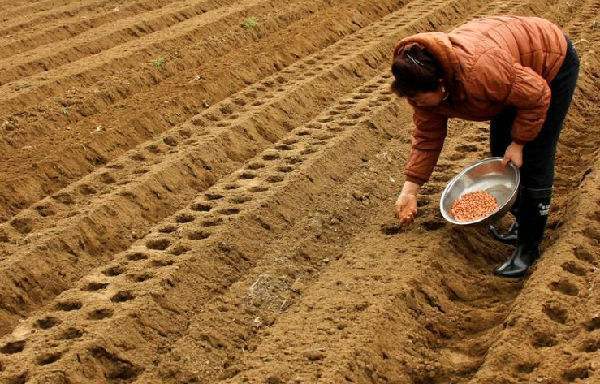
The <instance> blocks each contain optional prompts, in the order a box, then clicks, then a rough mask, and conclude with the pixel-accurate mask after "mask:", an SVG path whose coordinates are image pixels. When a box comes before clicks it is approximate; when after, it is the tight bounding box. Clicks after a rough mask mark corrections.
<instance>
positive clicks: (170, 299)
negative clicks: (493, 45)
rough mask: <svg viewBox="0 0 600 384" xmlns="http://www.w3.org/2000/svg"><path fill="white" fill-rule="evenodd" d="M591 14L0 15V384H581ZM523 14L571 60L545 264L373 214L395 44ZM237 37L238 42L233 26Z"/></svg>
mask: <svg viewBox="0 0 600 384" xmlns="http://www.w3.org/2000/svg"><path fill="white" fill-rule="evenodd" d="M599 13H600V2H599V1H598V0H568V1H567V0H498V1H484V0H434V1H430V0H427V1H426V0H404V1H398V0H394V1H392V0H378V1H369V0H363V1H360V0H337V1H326V0H311V1H308V0H288V1H267V0H241V1H233V0H204V1H202V0H131V1H124V0H111V1H108V0H83V1H74V0H38V1H26V0H11V1H8V0H0V125H1V128H0V129H1V131H2V134H1V138H0V156H1V159H2V164H3V167H2V169H1V170H0V181H1V183H0V219H1V220H2V223H1V224H0V334H1V335H2V340H0V379H1V380H2V382H3V383H10V384H18V383H270V384H276V383H317V382H322V383H415V384H424V383H487V384H492V383H494V384H504V383H507V384H508V383H530V382H531V383H569V382H573V383H584V382H585V383H598V382H600V290H599V289H598V286H596V284H600V275H599V274H598V272H597V271H598V270H597V268H598V267H599V264H600V244H599V243H600V156H599V153H598V152H599V150H598V148H599V147H600V126H599V121H600V120H599V118H598V116H600V100H599V99H600V69H599V68H600V67H599V65H600V56H599V55H600V52H598V47H597V44H596V42H597V41H598V40H599V39H600V16H599ZM490 14H524V15H539V16H543V17H546V18H549V19H551V20H554V21H555V22H557V23H558V24H560V25H561V26H563V27H564V28H565V30H566V31H567V32H568V33H569V35H570V36H571V37H572V39H573V41H574V42H575V45H576V47H577V49H578V51H579V53H580V56H581V59H582V72H581V78H580V81H579V86H578V89H577V92H576V96H575V101H574V104H573V106H572V108H571V111H570V114H569V118H568V121H567V124H566V126H565V128H564V131H563V134H562V138H561V141H560V145H559V153H558V165H557V182H556V187H557V188H556V194H555V198H554V204H553V208H552V212H551V220H550V229H549V236H548V240H547V241H546V243H545V244H544V256H543V259H542V260H541V261H540V262H539V263H538V264H537V265H536V267H535V268H534V270H533V271H532V274H531V275H530V276H529V277H528V278H527V279H526V280H525V281H524V282H511V281H505V280H500V279H498V278H496V277H494V276H493V275H492V274H491V273H490V270H491V268H492V267H493V266H494V265H495V264H496V263H498V262H499V261H500V260H502V259H503V258H504V257H505V256H506V255H507V254H508V253H509V252H510V248H508V247H504V246H499V245H498V244H497V243H496V242H493V241H492V240H491V239H490V238H489V236H488V235H487V233H486V232H485V230H484V229H463V228H457V227H453V226H449V225H446V224H445V223H444V221H443V220H442V219H441V217H440V215H439V213H438V209H437V201H438V198H439V193H440V191H441V189H442V188H443V186H444V185H445V182H446V181H447V180H448V179H449V178H450V177H451V176H452V175H453V174H455V172H457V171H458V170H459V169H460V168H461V167H463V166H464V165H466V164H467V163H469V162H472V161H474V160H475V159H478V158H481V157H482V156H484V154H485V152H486V151H487V140H488V127H487V126H486V125H485V124H481V123H469V122H461V121H457V122H453V123H452V126H451V129H450V135H449V139H448V141H447V143H446V146H445V149H444V152H443V154H442V157H441V160H440V164H439V166H438V167H437V169H436V172H435V173H434V175H433V178H432V181H431V182H430V183H429V184H428V185H427V187H426V188H425V189H424V190H423V196H422V197H421V198H422V200H421V201H422V204H421V207H420V215H419V217H418V218H417V220H416V223H415V224H414V225H412V226H411V227H409V228H406V229H402V228H400V227H398V226H397V224H396V222H395V220H394V218H393V209H392V207H393V202H394V198H395V195H396V194H397V192H398V190H399V188H400V186H401V184H402V182H403V177H402V167H403V164H404V161H405V160H406V155H407V153H408V149H409V144H410V130H411V113H410V108H409V107H408V106H407V105H406V104H404V103H403V102H400V101H399V100H397V99H396V98H395V97H393V95H391V94H390V91H389V83H390V74H389V73H388V71H389V62H390V59H391V52H392V47H393V45H394V43H395V42H396V41H397V40H398V39H400V38H402V37H404V36H407V35H409V34H412V33H415V32H419V31H429V30H448V29H451V28H452V27H453V26H456V25H459V24H461V23H463V22H465V21H466V20H469V19H471V18H473V17H476V16H483V15H490ZM242 24H244V26H242Z"/></svg>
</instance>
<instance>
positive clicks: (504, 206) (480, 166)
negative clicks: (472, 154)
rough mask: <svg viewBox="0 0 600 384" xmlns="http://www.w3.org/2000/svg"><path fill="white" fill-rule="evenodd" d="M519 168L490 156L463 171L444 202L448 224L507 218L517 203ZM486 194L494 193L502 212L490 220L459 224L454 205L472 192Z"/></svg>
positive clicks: (442, 207)
mask: <svg viewBox="0 0 600 384" xmlns="http://www.w3.org/2000/svg"><path fill="white" fill-rule="evenodd" d="M520 180H521V177H520V174H519V168H517V167H516V166H515V165H514V164H512V163H509V165H508V166H506V167H505V166H503V165H502V158H500V157H490V158H487V159H483V160H481V161H478V162H476V163H474V164H471V165H469V166H468V167H466V168H465V169H463V170H462V171H461V172H460V173H459V174H458V175H456V176H454V178H452V180H450V182H449V183H448V185H447V186H446V188H445V189H444V191H443V192H442V197H441V199H440V211H441V212H442V216H444V219H446V220H447V221H448V222H450V223H453V224H458V225H471V224H482V223H489V222H492V221H495V220H497V219H499V218H501V217H502V216H504V215H505V214H506V213H507V212H508V211H509V210H510V208H511V207H512V205H513V204H514V203H515V200H516V198H517V191H518V188H519V182H520ZM477 191H484V192H488V193H490V194H491V195H492V196H494V197H495V198H496V201H497V202H498V209H497V210H496V211H495V212H492V213H491V214H490V215H489V216H487V217H482V218H480V219H477V220H474V221H457V220H455V219H454V218H453V217H452V214H451V213H450V208H451V207H452V203H453V202H454V201H455V200H456V199H458V198H459V197H461V196H462V195H464V194H465V193H469V192H477Z"/></svg>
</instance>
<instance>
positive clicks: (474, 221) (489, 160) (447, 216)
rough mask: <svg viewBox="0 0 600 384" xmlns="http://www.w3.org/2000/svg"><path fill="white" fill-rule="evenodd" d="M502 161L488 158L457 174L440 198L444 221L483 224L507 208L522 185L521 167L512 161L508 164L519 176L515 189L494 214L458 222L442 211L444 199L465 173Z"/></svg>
mask: <svg viewBox="0 0 600 384" xmlns="http://www.w3.org/2000/svg"><path fill="white" fill-rule="evenodd" d="M501 160H502V157H486V158H485V159H482V160H478V161H476V162H474V163H472V164H470V165H468V166H466V167H465V168H463V169H462V171H460V172H459V173H458V174H456V175H455V176H454V177H453V178H452V179H451V180H450V181H449V182H448V184H447V185H446V188H444V190H443V191H442V194H441V196H440V205H439V208H440V212H441V213H442V216H443V217H444V219H446V221H448V222H450V223H452V224H456V225H470V224H477V223H480V222H483V221H485V220H487V219H489V218H490V217H492V216H493V215H495V214H496V213H498V212H500V211H501V210H502V209H504V207H506V205H507V204H508V203H509V202H510V201H511V200H512V199H513V197H514V196H515V194H517V192H518V191H519V185H520V184H521V172H520V171H519V167H517V166H516V165H515V164H514V163H513V162H512V161H511V162H509V163H508V166H510V167H512V169H513V170H514V171H515V173H516V176H517V180H516V184H515V188H514V189H513V191H512V192H511V194H510V196H509V198H508V199H507V200H506V201H505V202H504V204H502V205H501V206H498V208H497V209H496V210H495V211H494V212H491V213H490V214H489V215H487V216H484V217H480V218H479V219H477V220H472V221H457V220H454V219H453V218H452V217H450V215H449V214H448V213H446V211H445V210H444V209H442V202H443V201H444V197H445V196H446V194H447V193H448V191H449V190H450V189H451V188H452V187H453V186H454V184H455V183H456V182H457V181H458V179H460V177H461V176H463V175H464V174H465V173H467V172H469V171H470V170H471V169H473V168H475V167H477V166H480V165H481V164H484V163H488V162H495V161H501ZM461 196H462V195H461Z"/></svg>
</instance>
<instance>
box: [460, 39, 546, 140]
mask: <svg viewBox="0 0 600 384" xmlns="http://www.w3.org/2000/svg"><path fill="white" fill-rule="evenodd" d="M471 73H472V76H470V78H471V80H470V81H471V82H473V81H476V82H477V83H476V84H475V83H472V84H471V88H472V89H475V90H476V91H475V95H476V97H480V98H484V99H487V100H488V101H489V100H492V101H495V102H498V103H502V104H504V105H510V106H513V107H515V108H516V109H517V116H516V118H515V121H514V123H513V126H512V131H511V134H512V138H513V140H514V141H515V142H517V143H520V144H524V143H526V142H528V141H531V140H533V139H535V137H536V136H537V135H538V133H539V132H540V130H541V129H542V125H543V123H544V120H545V119H546V112H547V111H548V106H549V105H550V96H551V93H550V87H549V86H548V83H547V82H546V80H544V79H543V78H542V77H541V76H540V75H538V74H537V73H536V72H535V71H533V70H532V69H531V68H528V67H523V66H522V65H520V64H519V63H515V62H514V61H513V60H512V58H511V57H510V55H509V54H508V53H507V52H505V51H503V50H500V49H492V50H489V51H488V52H486V53H484V54H483V55H481V56H480V57H479V58H478V59H477V62H476V64H475V65H474V66H473V68H472V71H471Z"/></svg>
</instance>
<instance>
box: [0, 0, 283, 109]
mask: <svg viewBox="0 0 600 384" xmlns="http://www.w3.org/2000/svg"><path fill="white" fill-rule="evenodd" d="M223 3H224V5H223V6H221V4H220V3H219V2H215V1H207V2H200V3H198V2H197V1H192V0H189V1H185V2H183V3H173V4H170V5H167V6H165V7H162V8H159V9H156V10H153V11H149V12H146V13H144V14H142V15H134V16H132V17H129V18H126V19H122V20H118V21H116V22H114V23H111V24H109V25H105V26H101V27H99V28H95V29H93V30H90V31H88V32H84V33H82V34H81V35H78V36H76V37H73V38H71V39H68V40H67V41H66V42H63V41H57V42H54V43H51V44H48V45H44V46H42V47H40V48H38V49H35V50H31V51H26V52H23V53H21V54H17V55H13V56H10V57H7V58H6V59H5V60H0V68H2V73H1V75H0V87H3V88H4V90H6V91H7V90H9V89H13V90H14V87H15V85H14V84H12V85H11V83H14V82H15V81H17V80H18V81H19V82H20V83H27V84H28V87H27V88H25V92H24V93H29V91H31V90H33V89H35V88H36V87H37V85H36V84H35V81H31V80H30V79H29V78H33V79H36V78H37V79H39V78H40V76H42V75H38V74H39V73H41V72H43V73H44V74H43V77H44V78H45V79H49V78H53V77H55V76H56V75H59V76H60V77H63V76H62V75H67V74H69V75H71V76H72V75H73V74H76V73H78V72H79V71H81V70H82V69H83V70H86V71H89V69H88V68H85V67H84V66H85V65H86V64H87V61H86V60H85V59H86V58H87V60H89V61H90V64H91V65H92V66H93V67H97V66H101V65H104V64H106V60H98V59H99V54H100V56H103V55H105V56H107V57H108V59H109V60H114V59H115V58H120V59H121V60H123V57H124V56H125V55H132V53H133V52H137V51H142V50H147V49H148V47H149V46H152V45H156V44H157V43H160V42H161V40H162V39H163V36H164V38H166V39H173V36H177V35H185V34H188V33H190V32H191V31H194V30H198V29H205V28H213V23H215V22H216V21H226V22H227V24H229V27H231V26H232V24H233V23H235V21H234V20H235V19H236V18H237V17H239V16H237V17H236V15H238V14H241V13H242V12H244V11H248V12H255V11H257V9H256V8H253V7H255V6H259V5H261V3H265V1H259V0H254V1H250V0H247V1H242V2H239V3H238V4H234V2H232V1H229V2H227V1H224V2H223ZM275 5H276V3H274V2H273V3H270V4H268V6H271V7H272V6H275ZM236 24H237V23H236ZM163 30H165V32H162V31H163ZM104 52H106V53H104ZM73 71H75V72H73ZM35 75H38V76H35ZM54 81H56V80H54ZM41 83H42V84H43V83H44V81H42V82H41ZM42 84H40V85H42ZM19 91H20V90H17V92H14V93H15V94H18V93H19ZM7 99H10V97H9V98H5V100H7Z"/></svg>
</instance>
